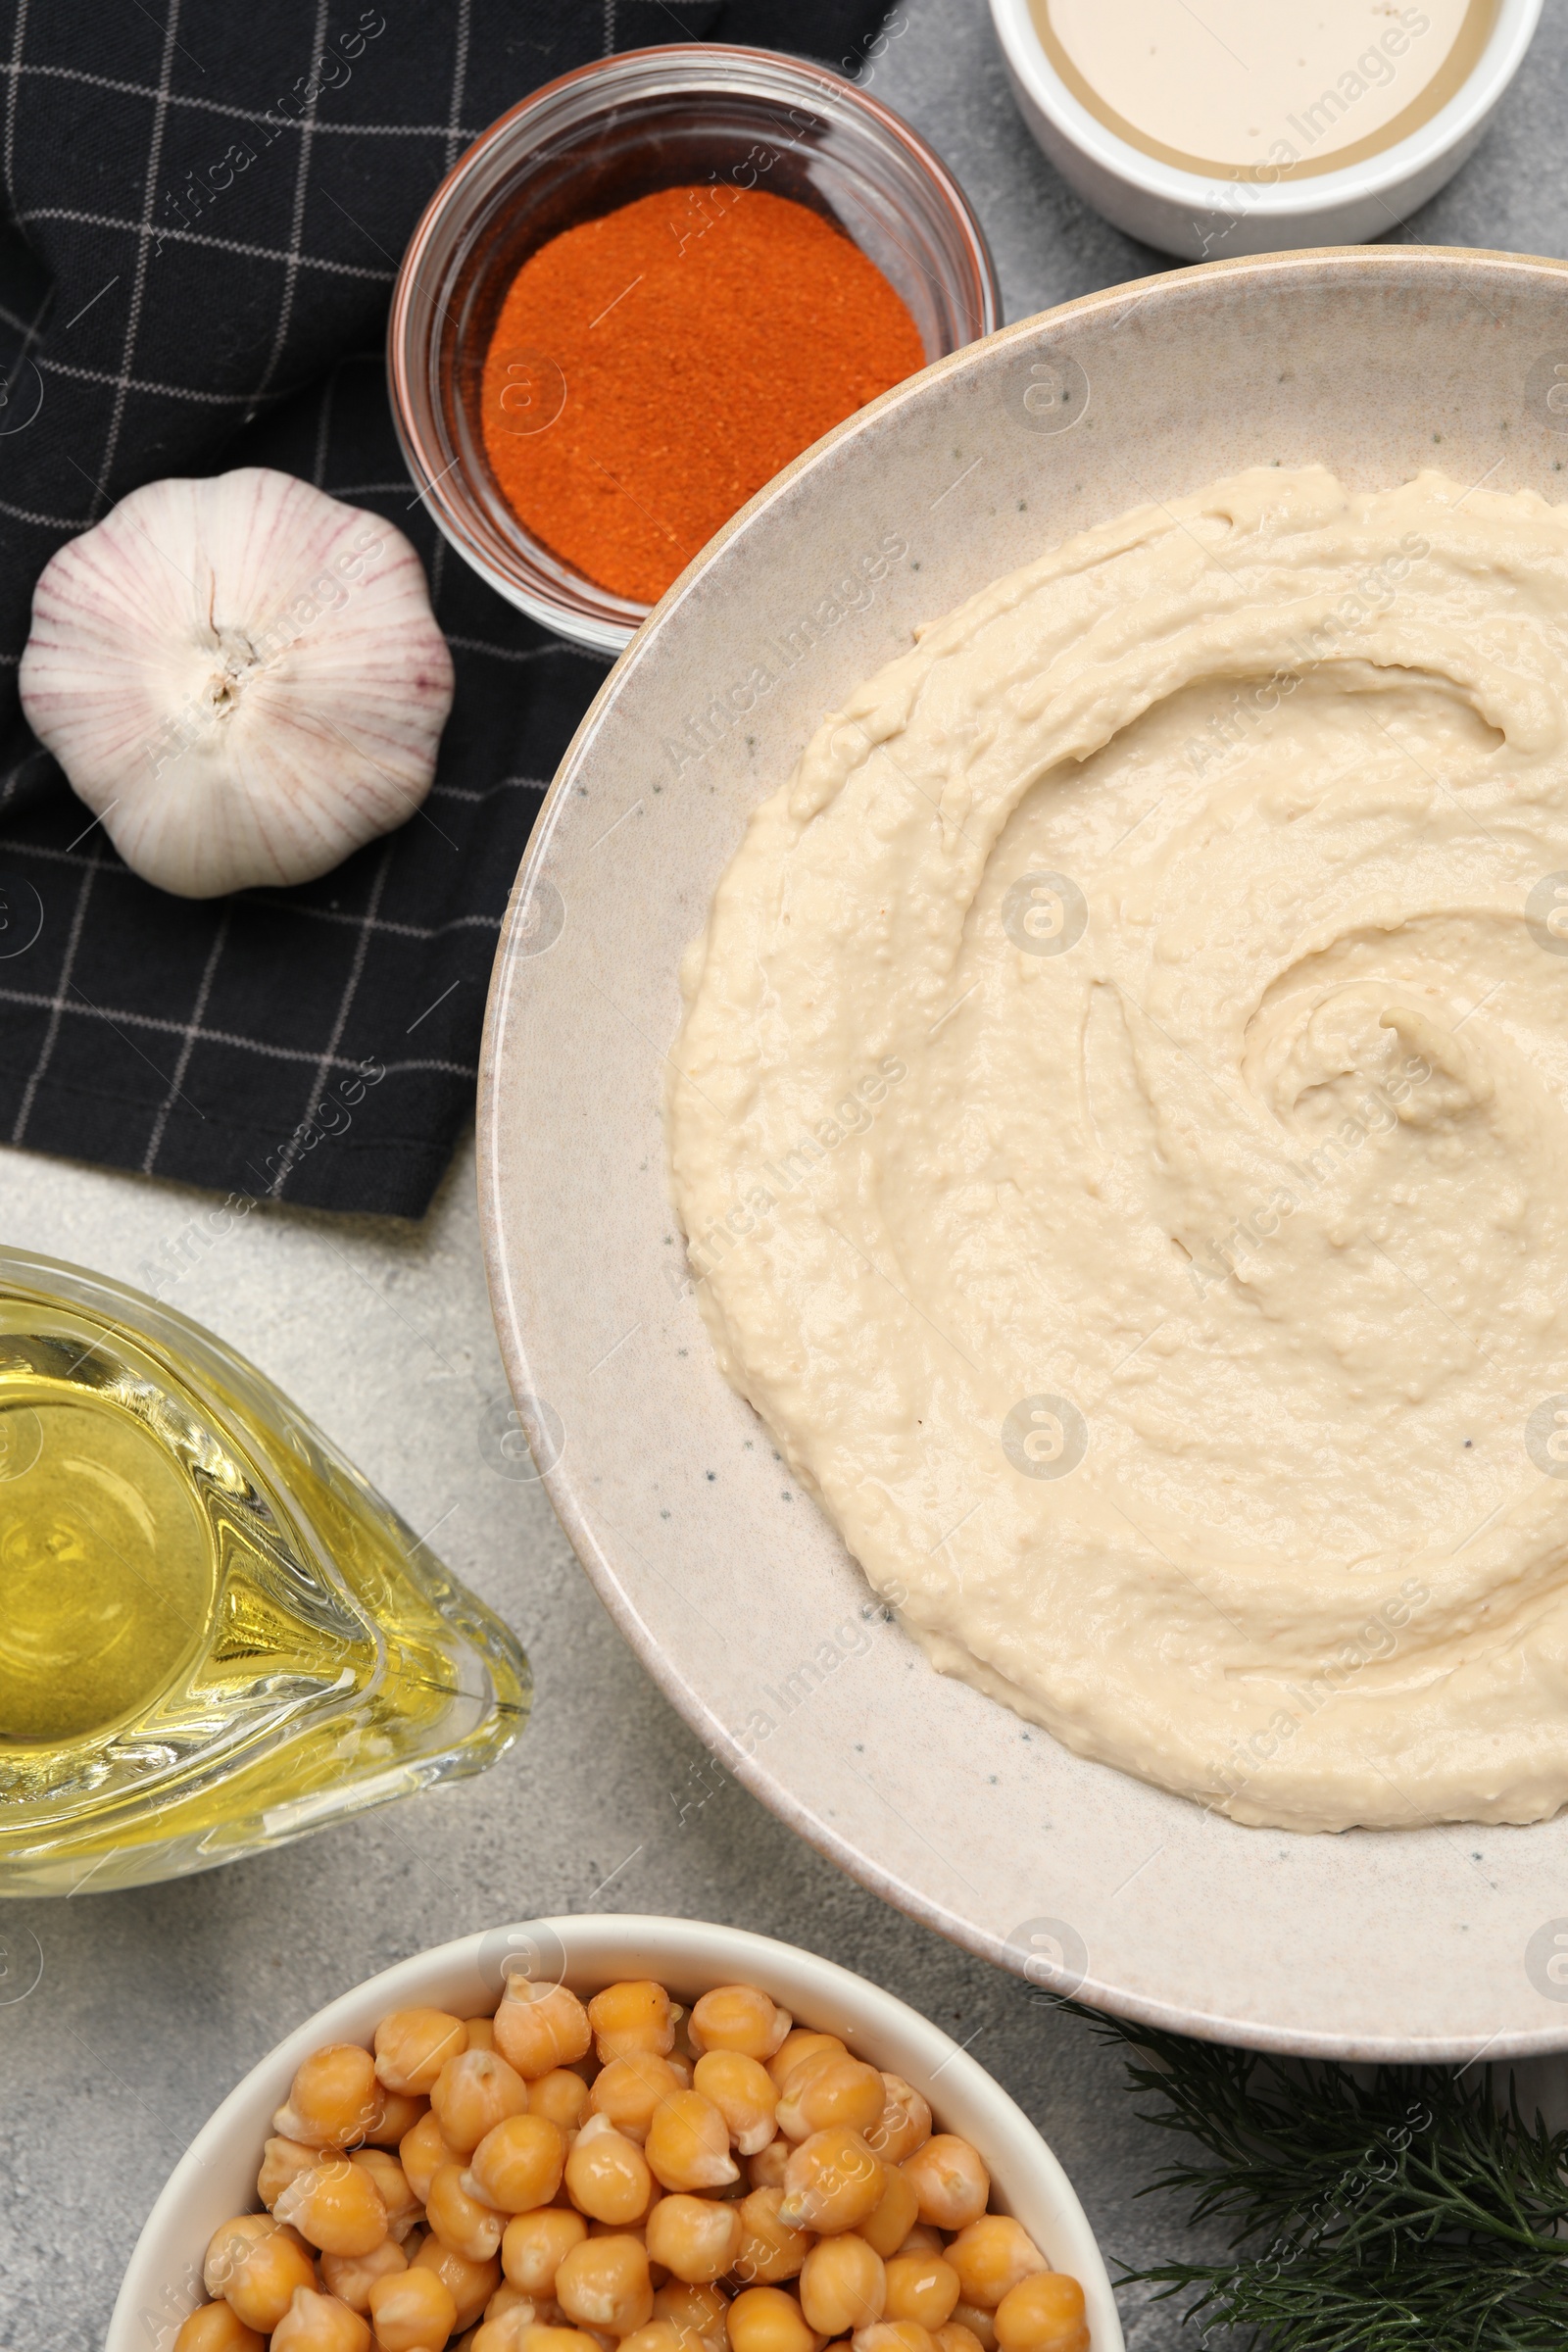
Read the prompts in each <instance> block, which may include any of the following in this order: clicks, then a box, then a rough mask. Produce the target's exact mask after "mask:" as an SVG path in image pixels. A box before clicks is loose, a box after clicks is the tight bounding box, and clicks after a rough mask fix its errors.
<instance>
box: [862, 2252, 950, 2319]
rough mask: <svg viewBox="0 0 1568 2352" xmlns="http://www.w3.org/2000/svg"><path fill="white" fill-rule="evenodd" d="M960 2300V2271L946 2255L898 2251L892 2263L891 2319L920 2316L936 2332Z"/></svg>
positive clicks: (889, 2287)
mask: <svg viewBox="0 0 1568 2352" xmlns="http://www.w3.org/2000/svg"><path fill="white" fill-rule="evenodd" d="M957 2300H958V2274H957V2272H956V2270H955V2269H954V2267H953V2265H952V2263H951V2262H948V2261H945V2260H944V2258H943V2257H942V2255H940V2254H895V2256H894V2257H893V2260H892V2261H891V2262H890V2263H889V2264H888V2301H887V2311H886V2314H885V2316H886V2317H887V2318H888V2319H890V2320H917V2321H918V2322H919V2324H920V2326H921V2327H924V2328H926V2329H927V2330H928V2331H929V2332H930V2333H931V2334H933V2335H934V2334H935V2333H936V2330H937V2329H938V2328H939V2327H946V2326H947V2324H948V2322H949V2321H950V2320H951V2319H952V2317H953V2307H954V2305H955V2304H956V2302H957ZM883 2316H884V2315H883V2314H881V2313H879V2314H878V2317H879V2318H881V2317H883Z"/></svg>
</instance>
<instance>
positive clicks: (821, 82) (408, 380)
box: [386, 41, 1003, 655]
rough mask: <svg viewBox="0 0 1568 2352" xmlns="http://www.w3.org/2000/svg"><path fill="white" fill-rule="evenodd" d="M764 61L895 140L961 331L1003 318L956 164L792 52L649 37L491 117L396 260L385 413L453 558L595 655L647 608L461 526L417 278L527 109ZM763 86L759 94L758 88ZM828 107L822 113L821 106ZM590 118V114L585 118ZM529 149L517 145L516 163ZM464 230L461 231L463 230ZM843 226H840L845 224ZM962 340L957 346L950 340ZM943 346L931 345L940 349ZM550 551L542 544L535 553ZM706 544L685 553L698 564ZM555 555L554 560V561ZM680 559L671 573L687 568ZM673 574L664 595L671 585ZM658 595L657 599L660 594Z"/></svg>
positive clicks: (983, 329)
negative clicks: (952, 250)
mask: <svg viewBox="0 0 1568 2352" xmlns="http://www.w3.org/2000/svg"><path fill="white" fill-rule="evenodd" d="M660 65H665V66H669V67H672V68H673V67H677V66H678V68H679V69H682V70H680V71H678V72H677V73H675V75H674V76H673V78H672V79H671V80H670V82H669V83H668V84H667V85H665V86H663V87H662V88H660V89H658V90H652V89H651V90H648V91H646V92H645V91H642V90H635V91H628V92H625V93H623V94H620V95H617V91H616V85H617V83H620V82H625V81H627V80H629V79H634V78H635V77H636V75H637V74H638V73H640V72H641V73H646V72H647V71H648V69H649V68H650V67H654V68H657V67H659V66H660ZM758 69H764V70H766V71H767V72H769V73H775V74H779V73H781V74H783V75H784V76H786V77H794V79H795V81H796V83H797V86H798V88H799V89H800V91H801V93H802V95H803V97H805V98H807V99H813V98H814V99H816V100H818V101H822V100H826V101H827V102H828V103H829V104H833V103H836V104H837V105H838V106H840V107H844V106H848V108H849V110H850V112H851V113H852V115H853V114H858V115H860V116H861V117H862V118H863V119H864V120H863V122H862V123H860V124H858V126H857V127H858V128H870V129H872V130H874V131H878V132H880V133H881V134H882V135H883V136H884V137H885V138H888V139H891V141H892V142H893V144H894V145H895V147H896V148H898V149H900V150H901V151H902V152H903V156H904V160H905V162H906V163H907V165H908V167H909V168H910V169H911V170H912V171H913V172H916V173H917V174H919V175H920V176H921V177H923V178H924V180H925V181H926V183H927V185H928V187H929V188H930V189H931V191H932V193H933V194H934V196H935V198H936V199H937V202H938V204H939V206H940V208H941V210H942V211H943V212H944V213H945V214H946V216H947V218H948V220H949V221H950V223H951V225H952V226H953V227H954V228H955V229H956V232H957V235H958V239H959V242H960V244H961V246H962V248H963V253H964V260H965V263H966V264H967V276H968V282H967V283H966V284H965V285H964V286H963V287H962V288H961V290H960V299H963V300H964V301H965V307H971V306H972V309H973V311H974V314H975V320H976V322H975V327H974V332H973V334H972V335H971V336H970V337H969V340H970V341H971V342H978V341H980V340H981V339H982V338H983V337H985V336H986V335H989V334H991V333H993V332H994V331H995V329H996V328H997V327H998V326H999V325H1001V323H1002V314H1003V303H1002V289H1001V284H1000V281H999V279H998V276H997V270H996V265H995V263H994V261H993V260H992V257H991V251H990V247H989V246H988V244H987V242H986V237H985V231H984V230H983V228H982V227H981V225H980V221H979V219H978V216H977V215H976V213H975V210H974V207H973V205H972V204H971V203H970V201H969V198H968V197H967V195H966V194H965V193H964V190H963V188H962V187H961V186H960V185H959V183H958V181H957V179H956V177H955V175H954V173H953V172H952V171H951V170H950V169H949V167H948V166H947V164H946V163H944V161H943V160H942V158H941V156H940V155H938V153H937V152H936V150H935V149H934V148H933V147H932V146H930V145H929V143H928V142H927V141H926V140H925V139H924V138H922V136H921V135H920V133H919V132H918V131H917V130H915V129H914V128H913V126H912V125H911V124H910V123H907V122H906V121H905V120H904V118H903V116H902V115H899V114H897V113H896V112H895V111H894V110H893V108H891V107H890V106H887V105H885V104H884V103H883V101H882V100H881V99H879V98H874V97H872V95H871V94H870V92H869V91H868V90H863V89H861V88H860V87H859V85H858V83H856V82H853V81H849V80H847V79H846V78H845V76H844V75H843V74H841V73H838V72H836V71H835V69H834V68H832V67H830V66H828V65H825V64H820V63H818V62H817V61H815V60H813V59H810V58H805V57H796V56H792V55H790V54H788V53H787V52H785V51H782V50H776V49H763V48H759V47H754V46H749V45H746V44H743V43H740V42H734V41H689V42H679V41H667V42H658V43H653V44H650V45H649V46H647V47H645V48H640V49H618V50H615V51H613V53H612V54H611V55H610V56H609V57H602V58H591V59H589V61H588V62H587V64H586V65H581V66H574V67H572V68H571V70H570V71H569V72H567V73H560V74H557V75H556V77H555V78H554V79H553V80H551V81H547V82H544V83H541V85H540V86H539V87H538V88H537V89H535V90H530V91H529V92H528V93H527V94H526V95H525V96H524V97H522V98H519V99H518V100H517V101H516V103H515V105H514V106H511V107H509V108H508V109H507V111H506V113H505V114H503V115H500V116H498V117H497V119H496V120H495V122H493V123H490V124H489V125H488V126H487V127H486V128H485V129H484V130H482V131H481V132H480V133H479V136H478V137H477V138H476V139H475V140H473V141H472V142H471V144H470V145H469V146H467V147H466V148H465V149H464V151H463V153H462V154H461V155H460V156H459V157H458V158H457V160H456V162H455V163H454V164H453V165H452V166H451V168H450V170H449V171H448V172H446V173H445V175H444V176H443V178H442V179H441V181H440V182H439V184H438V186H437V187H436V188H435V190H434V192H433V193H432V195H431V196H430V198H429V200H428V202H427V203H426V205H425V207H424V209H423V211H422V212H421V213H420V215H419V218H418V220H417V222H416V224H415V227H414V231H413V234H412V235H411V236H410V239H409V242H408V245H407V247H406V248H405V250H404V254H403V259H402V262H401V263H400V265H399V268H398V274H397V280H396V283H395V285H394V287H393V291H392V301H391V307H390V310H389V312H388V317H387V337H386V365H387V388H388V392H389V395H390V402H391V409H392V420H393V425H394V427H395V429H396V432H397V437H398V444H399V447H400V449H401V451H402V455H403V460H404V463H405V465H406V466H407V467H408V469H409V477H410V481H411V483H412V485H413V486H414V488H415V489H416V490H417V495H418V497H419V499H420V500H422V501H423V503H424V505H425V506H426V507H427V508H428V510H429V513H430V515H431V518H432V520H433V521H434V523H435V525H436V527H437V529H438V530H439V531H440V533H441V535H442V537H443V538H444V539H445V540H446V541H447V543H448V545H449V546H451V547H452V548H453V549H454V550H455V552H456V553H457V554H458V555H460V556H461V557H462V558H463V560H464V562H465V563H466V564H467V565H468V566H469V568H470V569H471V570H473V571H475V572H476V573H477V574H478V576H479V577H480V578H481V579H482V580H484V582H485V583H486V585H487V586H488V587H491V588H493V589H495V590H496V592H497V593H498V594H499V595H500V596H502V597H504V598H505V599H506V601H507V602H508V603H509V604H510V605H512V606H514V607H515V608H516V609H518V610H520V611H521V612H523V613H527V614H528V616H529V618H530V619H533V620H536V621H538V622H539V623H540V625H541V626H543V627H545V628H547V629H550V630H552V631H554V632H555V633H556V634H557V635H559V636H563V637H565V638H567V639H568V640H569V641H570V642H572V643H573V644H576V645H579V646H582V647H584V648H586V649H588V650H590V651H592V652H596V653H601V654H609V655H615V654H618V653H620V652H621V651H622V650H623V649H624V648H625V646H626V645H627V644H628V643H629V642H630V640H631V639H632V637H633V636H635V634H636V632H637V629H638V628H639V627H640V626H641V623H642V622H643V621H644V620H645V619H646V618H647V617H648V614H649V613H650V612H652V611H654V610H657V602H656V605H655V606H650V607H645V606H642V605H640V604H638V603H636V602H634V601H632V600H629V599H619V598H615V597H613V596H612V595H610V594H609V592H607V591H604V590H599V591H596V595H597V597H598V598H599V599H600V600H602V603H603V604H605V605H612V606H613V605H615V604H619V605H620V606H621V607H622V608H623V611H624V613H625V614H626V615H627V617H626V618H625V619H624V620H621V619H619V618H616V619H605V618H601V617H599V616H598V614H597V613H590V612H589V611H588V610H587V609H586V605H585V604H584V605H582V606H579V605H578V604H577V603H575V602H567V601H566V600H565V599H564V597H561V596H559V595H558V594H555V593H552V592H551V591H550V589H549V588H548V587H547V586H545V585H544V584H543V583H537V584H536V583H535V582H534V581H532V580H528V581H526V582H524V581H519V579H518V578H517V577H516V576H515V574H513V573H511V572H509V571H508V570H506V569H504V568H503V567H502V566H501V565H500V564H497V563H496V562H495V561H494V560H493V558H492V556H491V554H490V553H489V551H488V549H487V548H486V547H484V546H481V545H480V544H478V543H477V541H476V538H475V535H474V533H473V531H472V530H471V528H470V527H469V517H470V515H471V514H472V513H473V511H474V507H475V503H476V502H475V500H474V497H473V493H472V491H471V489H470V487H469V485H468V483H467V481H466V478H465V477H464V473H463V469H462V467H461V466H460V465H458V464H456V463H453V464H450V465H447V466H445V467H443V466H441V464H440V462H439V460H440V451H439V446H438V444H436V443H435V442H434V440H433V436H432V435H431V434H430V432H429V431H428V429H427V427H426V425H425V423H424V422H423V421H422V417H421V404H420V403H419V401H418V400H417V398H416V397H415V385H416V382H417V379H418V377H419V376H420V375H421V373H423V372H424V371H425V369H426V367H427V363H428V358H429V351H430V343H431V340H432V333H433V328H434V325H435V323H436V321H437V320H438V319H439V318H440V316H441V314H440V311H439V309H438V308H437V307H436V306H435V305H434V303H433V300H432V298H431V297H430V296H428V295H424V294H422V289H421V286H420V278H421V275H422V272H423V270H424V269H425V267H426V265H427V263H428V260H429V257H430V253H431V251H432V248H434V247H436V246H437V244H438V240H440V239H441V238H442V236H443V235H444V234H445V235H450V234H452V222H453V218H454V215H458V216H459V217H460V219H461V214H462V210H463V207H464V205H465V201H466V195H467V191H468V189H469V187H470V186H471V184H472V182H473V181H474V179H475V178H476V177H477V176H478V175H479V174H480V173H482V172H483V170H484V167H485V165H486V164H487V163H488V162H489V161H490V160H491V159H492V158H493V157H494V156H495V155H496V152H497V150H498V149H501V150H505V149H506V148H508V147H510V146H512V145H514V144H515V143H516V142H517V139H518V133H519V131H520V130H521V129H522V127H523V126H524V125H525V123H527V121H528V119H529V118H530V117H534V116H537V115H540V114H545V115H548V114H549V112H550V111H552V110H553V109H554V108H555V107H556V106H558V105H559V103H560V101H561V100H562V98H563V97H564V94H565V93H566V92H568V91H570V90H572V89H577V88H581V86H582V85H584V84H586V83H592V82H596V81H597V82H601V83H605V84H607V85H608V86H607V88H606V89H605V90H604V93H603V98H602V111H603V112H604V113H607V114H608V113H610V112H612V111H613V110H614V109H617V108H624V107H627V106H628V105H633V104H635V103H637V101H638V100H639V99H641V98H643V97H645V96H646V97H649V98H653V97H656V96H657V97H662V98H667V97H674V98H679V97H682V96H690V97H694V98H695V97H700V96H701V95H703V94H704V93H705V92H707V93H734V94H737V95H745V94H747V90H746V80H745V76H746V75H747V73H748V72H753V73H755V72H756V71H757V70H758ZM757 94H759V95H764V94H766V93H761V92H759V93H757ZM824 111H825V110H824ZM590 119H591V118H590ZM585 127H586V122H585V120H584V119H582V118H579V120H578V122H577V123H575V124H574V125H573V129H574V132H575V133H576V134H577V135H580V134H581V133H582V131H583V130H584V129H585ZM528 152H529V150H528V148H527V146H526V145H523V146H521V147H519V149H518V156H517V160H518V161H520V160H522V158H523V157H524V156H526V154H527V153H528ZM459 233H461V231H460V232H459ZM846 233H848V232H846ZM956 348H959V349H961V348H963V346H961V345H959V346H956ZM948 356H950V355H949V354H946V353H942V354H939V355H938V357H939V358H946V357H948ZM543 552H545V553H548V552H549V551H548V550H546V551H543ZM704 552H705V551H703V550H699V552H698V554H697V555H696V556H695V557H694V558H693V564H701V563H702V561H703V557H704ZM557 561H559V559H557ZM690 568H691V566H690V565H688V566H686V567H684V568H683V570H682V572H681V573H680V575H679V579H684V578H685V577H686V573H687V571H688V570H690ZM679 579H677V580H675V581H672V582H671V583H670V588H669V589H668V590H666V591H665V594H666V595H667V594H670V593H672V592H673V590H674V589H675V588H676V587H677V586H678V585H679ZM658 601H662V600H658Z"/></svg>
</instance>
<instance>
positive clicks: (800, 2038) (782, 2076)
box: [767, 2026, 850, 2096]
mask: <svg viewBox="0 0 1568 2352" xmlns="http://www.w3.org/2000/svg"><path fill="white" fill-rule="evenodd" d="M826 2050H836V2051H837V2052H838V2054H839V2056H840V2057H842V2058H847V2057H848V2056H849V2054H850V2053H849V2051H848V2050H847V2049H846V2048H845V2047H844V2044H843V2042H842V2041H840V2039H839V2037H838V2035H837V2034H812V2033H809V2031H808V2030H807V2028H806V2027H805V2026H796V2027H793V2028H792V2029H791V2031H790V2032H789V2033H788V2034H785V2036H784V2038H783V2040H782V2041H781V2042H780V2043H779V2045H778V2048H777V2049H776V2050H775V2051H774V2053H773V2055H772V2057H771V2058H769V2059H768V2061H767V2071H768V2073H769V2074H770V2075H771V2076H772V2078H773V2081H774V2082H776V2083H777V2085H778V2089H779V2093H780V2096H782V2095H783V2090H784V2085H785V2083H786V2082H788V2081H789V2079H790V2077H791V2075H792V2074H793V2073H794V2072H795V2069H796V2068H797V2067H798V2066H799V2065H800V2063H801V2061H802V2059H803V2058H815V2057H818V2056H820V2055H821V2053H822V2052H823V2051H826Z"/></svg>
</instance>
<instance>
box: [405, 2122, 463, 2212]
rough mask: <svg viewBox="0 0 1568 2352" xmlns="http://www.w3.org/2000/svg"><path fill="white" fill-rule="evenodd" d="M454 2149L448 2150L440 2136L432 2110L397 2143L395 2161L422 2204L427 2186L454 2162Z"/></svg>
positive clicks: (438, 2126) (428, 2190)
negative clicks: (442, 2169) (396, 2159)
mask: <svg viewBox="0 0 1568 2352" xmlns="http://www.w3.org/2000/svg"><path fill="white" fill-rule="evenodd" d="M457 2157H458V2150H457V2149H456V2148H449V2147H448V2145H447V2143H446V2141H445V2140H444V2139H443V2137H442V2136H441V2119H440V2117H439V2116H438V2115H437V2114H436V2112H435V2110H434V2108H431V2109H430V2111H429V2113H428V2114H426V2115H422V2116H421V2117H420V2118H419V2121H418V2122H417V2124H416V2125H415V2127H414V2129H413V2131H410V2132H407V2133H406V2134H405V2135H404V2137H403V2138H402V2139H400V2140H399V2142H398V2162H399V2163H400V2164H401V2165H402V2167H403V2172H404V2177H405V2179H406V2180H407V2181H408V2183H409V2186H410V2187H411V2188H412V2189H413V2191H414V2193H415V2196H416V2197H417V2200H418V2202H419V2203H420V2204H421V2205H422V2204H423V2203H424V2200H425V2198H426V2197H427V2196H428V2195H429V2193H430V2183H431V2181H432V2180H434V2179H435V2177H436V2174H437V2172H438V2171H439V2170H440V2168H441V2166H442V2165H443V2164H453V2163H455V2162H456V2161H457Z"/></svg>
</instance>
